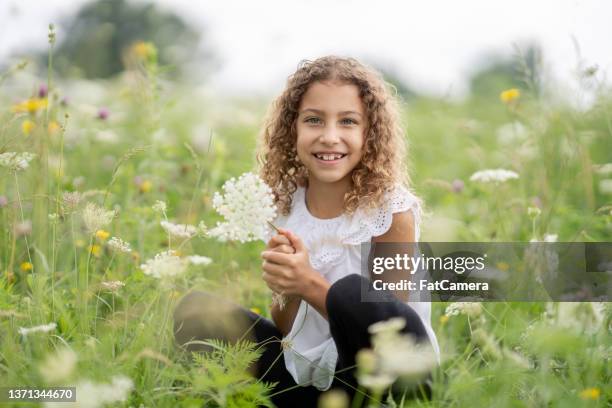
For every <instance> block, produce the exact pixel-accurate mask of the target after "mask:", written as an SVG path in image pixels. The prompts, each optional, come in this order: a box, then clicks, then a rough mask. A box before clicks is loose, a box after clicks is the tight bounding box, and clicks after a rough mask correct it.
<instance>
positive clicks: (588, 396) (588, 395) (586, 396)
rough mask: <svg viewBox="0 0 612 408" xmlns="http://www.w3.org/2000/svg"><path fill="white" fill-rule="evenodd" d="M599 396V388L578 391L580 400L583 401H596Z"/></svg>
mask: <svg viewBox="0 0 612 408" xmlns="http://www.w3.org/2000/svg"><path fill="white" fill-rule="evenodd" d="M599 395H601V391H600V390H599V388H595V387H591V388H586V389H584V390H582V391H580V398H582V399H583V400H596V399H597V398H599Z"/></svg>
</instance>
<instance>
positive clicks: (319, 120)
mask: <svg viewBox="0 0 612 408" xmlns="http://www.w3.org/2000/svg"><path fill="white" fill-rule="evenodd" d="M304 122H306V123H314V124H317V123H321V119H319V118H316V117H311V118H306V120H305V121H304Z"/></svg>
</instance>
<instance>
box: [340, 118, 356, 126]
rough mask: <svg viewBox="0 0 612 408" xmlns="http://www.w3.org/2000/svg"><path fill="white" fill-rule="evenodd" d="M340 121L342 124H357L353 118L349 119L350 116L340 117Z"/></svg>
mask: <svg viewBox="0 0 612 408" xmlns="http://www.w3.org/2000/svg"><path fill="white" fill-rule="evenodd" d="M340 122H341V123H342V124H343V125H356V124H357V121H355V120H354V119H350V118H345V119H342V120H341V121H340Z"/></svg>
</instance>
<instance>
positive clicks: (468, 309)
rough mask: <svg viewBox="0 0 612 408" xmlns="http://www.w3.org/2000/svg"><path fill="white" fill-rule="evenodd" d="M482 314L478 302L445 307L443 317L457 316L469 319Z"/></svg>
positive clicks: (457, 303)
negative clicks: (464, 316)
mask: <svg viewBox="0 0 612 408" xmlns="http://www.w3.org/2000/svg"><path fill="white" fill-rule="evenodd" d="M481 313H482V305H481V304H480V302H454V303H451V304H450V305H448V306H447V307H446V311H445V313H444V315H445V316H448V317H450V316H457V315H459V314H462V315H466V316H469V317H478V316H480V314H481Z"/></svg>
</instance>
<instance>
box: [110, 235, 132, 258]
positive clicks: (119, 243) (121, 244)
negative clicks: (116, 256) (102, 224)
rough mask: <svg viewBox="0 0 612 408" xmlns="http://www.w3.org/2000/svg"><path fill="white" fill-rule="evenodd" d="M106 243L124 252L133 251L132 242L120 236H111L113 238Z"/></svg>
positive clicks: (111, 247)
mask: <svg viewBox="0 0 612 408" xmlns="http://www.w3.org/2000/svg"><path fill="white" fill-rule="evenodd" d="M106 245H108V247H109V248H110V249H113V250H115V251H118V252H123V253H126V254H129V253H130V252H132V248H131V247H130V244H129V243H128V242H125V241H124V240H122V239H121V238H118V237H111V239H109V240H108V243H107V244H106Z"/></svg>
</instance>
